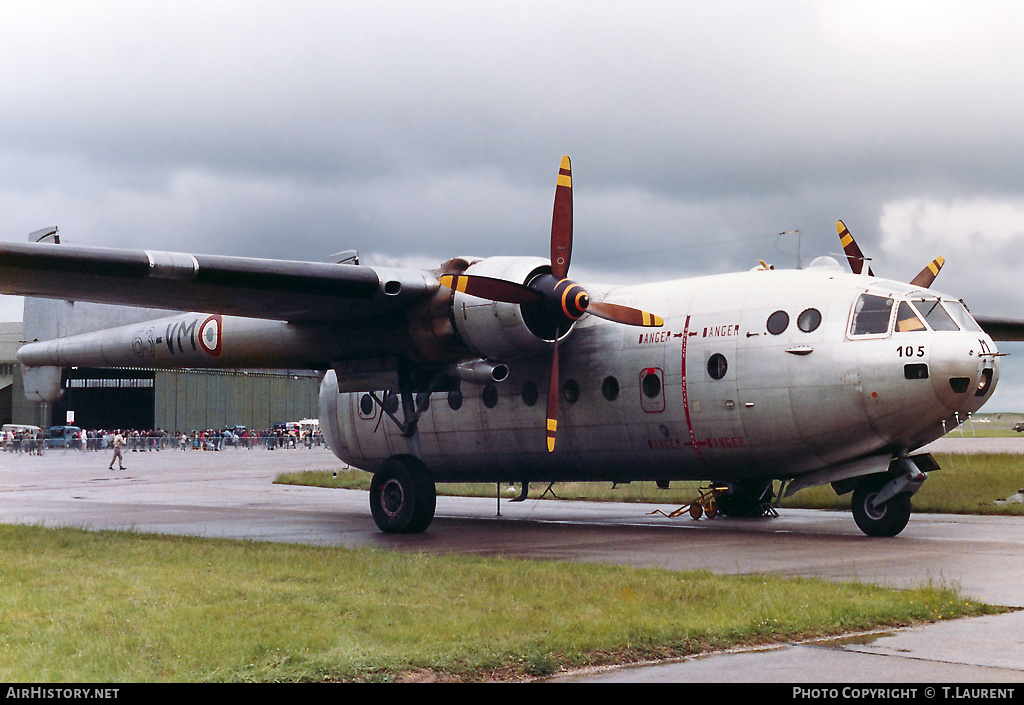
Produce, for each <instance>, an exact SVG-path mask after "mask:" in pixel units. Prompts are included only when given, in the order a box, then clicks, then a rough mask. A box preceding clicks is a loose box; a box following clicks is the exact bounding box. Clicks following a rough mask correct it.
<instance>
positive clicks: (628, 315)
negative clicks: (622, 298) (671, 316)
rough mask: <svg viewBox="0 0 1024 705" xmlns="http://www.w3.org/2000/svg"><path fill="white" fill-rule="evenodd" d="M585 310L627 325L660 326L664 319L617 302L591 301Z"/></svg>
mask: <svg viewBox="0 0 1024 705" xmlns="http://www.w3.org/2000/svg"><path fill="white" fill-rule="evenodd" d="M587 311H588V312H590V313H592V314H594V315H595V316H598V317H599V318H604V319H606V320H609V321H615V322H616V323H625V324H626V325H628V326H644V327H646V328H660V327H661V326H663V325H665V320H664V319H663V318H662V317H661V316H655V315H654V314H653V313H647V311H641V310H640V309H638V308H630V307H629V306H620V305H619V304H609V303H600V302H597V301H591V302H590V306H588V307H587Z"/></svg>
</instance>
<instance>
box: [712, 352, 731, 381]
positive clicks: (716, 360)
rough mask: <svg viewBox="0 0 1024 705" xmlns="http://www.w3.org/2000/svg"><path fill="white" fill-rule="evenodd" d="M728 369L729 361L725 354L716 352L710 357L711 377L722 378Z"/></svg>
mask: <svg viewBox="0 0 1024 705" xmlns="http://www.w3.org/2000/svg"><path fill="white" fill-rule="evenodd" d="M728 370H729V362H728V361H727V360H726V359H725V355H723V354H721V353H715V354H714V355H712V356H711V357H710V358H708V374H709V375H711V379H722V378H723V377H725V373H726V372H727V371H728Z"/></svg>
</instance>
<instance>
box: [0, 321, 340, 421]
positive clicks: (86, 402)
mask: <svg viewBox="0 0 1024 705" xmlns="http://www.w3.org/2000/svg"><path fill="white" fill-rule="evenodd" d="M23 342H24V339H23V335H22V324H21V323H20V322H16V323H0V423H4V424H9V423H17V424H32V425H35V426H39V427H41V428H47V427H49V426H60V425H65V424H67V425H73V426H80V427H81V428H86V429H115V428H120V429H140V430H142V429H146V430H148V429H163V430H164V431H167V432H168V433H175V432H178V431H183V432H186V433H188V432H191V431H194V430H198V431H202V430H206V429H220V428H226V427H228V426H245V427H246V428H249V429H256V430H263V429H267V428H271V427H273V425H274V424H275V423H281V422H288V421H298V420H300V419H306V418H316V417H317V415H318V407H317V396H318V394H319V389H320V381H319V379H318V378H317V376H316V374H315V373H313V372H311V371H309V370H217V371H213V370H153V369H144V368H131V369H92V368H71V369H69V370H66V371H65V373H64V377H63V380H62V382H61V386H62V387H63V389H64V395H63V397H62V398H61V399H60V400H59V401H57V402H55V403H53V404H41V403H36V402H30V401H28V400H27V399H26V398H25V389H24V385H23V383H22V379H21V366H20V365H19V364H18V360H17V351H18V348H19V347H20V346H21V345H22V344H23Z"/></svg>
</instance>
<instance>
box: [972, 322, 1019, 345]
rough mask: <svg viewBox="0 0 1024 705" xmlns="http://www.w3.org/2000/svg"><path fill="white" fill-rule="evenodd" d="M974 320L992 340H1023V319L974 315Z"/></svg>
mask: <svg viewBox="0 0 1024 705" xmlns="http://www.w3.org/2000/svg"><path fill="white" fill-rule="evenodd" d="M974 320H976V321H977V322H978V325H979V326H981V327H982V330H984V331H985V332H986V333H988V334H989V336H991V338H992V340H995V341H997V342H999V341H1004V342H1006V341H1024V320H1020V319H1015V318H995V317H992V316H975V317H974Z"/></svg>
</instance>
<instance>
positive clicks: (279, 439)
mask: <svg viewBox="0 0 1024 705" xmlns="http://www.w3.org/2000/svg"><path fill="white" fill-rule="evenodd" d="M118 435H120V436H121V437H122V438H123V440H124V447H123V450H124V451H126V452H146V451H160V450H172V449H173V450H182V451H186V450H204V451H219V450H224V449H226V448H248V449H250V450H251V449H253V448H266V449H267V450H276V449H278V448H319V447H322V446H323V444H324V439H323V435H322V434H320V432H319V431H317V430H316V429H308V428H307V429H287V428H270V429H266V430H265V431H250V430H248V429H239V428H238V427H232V428H226V429H207V430H204V431H195V430H194V431H191V432H190V433H186V432H177V433H168V432H167V431H164V430H163V429H153V430H138V429H109V430H108V429H92V430H86V429H82V430H81V431H80V432H76V433H74V434H73V435H72V436H71V437H69V438H60V439H54V438H51V437H50V436H49V435H48V434H47V433H46V432H44V431H40V430H33V429H25V430H17V431H11V430H8V431H4V432H3V433H2V435H0V449H2V450H3V451H4V452H12V453H31V454H40V453H42V452H43V451H44V450H53V449H59V450H79V451H83V452H87V451H99V450H107V449H110V448H112V447H113V443H114V438H115V437H116V436H118ZM75 436H77V437H75Z"/></svg>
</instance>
